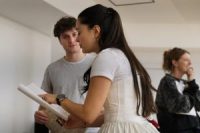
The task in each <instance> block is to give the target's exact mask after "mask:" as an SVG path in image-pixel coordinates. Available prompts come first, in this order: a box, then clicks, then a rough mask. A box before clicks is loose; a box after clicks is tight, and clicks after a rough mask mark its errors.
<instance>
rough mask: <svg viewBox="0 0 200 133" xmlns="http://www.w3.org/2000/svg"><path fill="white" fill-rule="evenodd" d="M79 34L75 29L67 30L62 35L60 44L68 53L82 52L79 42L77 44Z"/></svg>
mask: <svg viewBox="0 0 200 133" xmlns="http://www.w3.org/2000/svg"><path fill="white" fill-rule="evenodd" d="M77 36H78V32H77V30H76V29H75V28H72V29H71V30H67V31H65V32H63V33H62V34H61V35H60V43H61V45H62V46H63V48H64V49H65V51H66V52H67V53H76V52H79V51H80V49H81V48H80V45H79V42H77Z"/></svg>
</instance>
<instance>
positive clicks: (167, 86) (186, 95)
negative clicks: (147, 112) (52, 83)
mask: <svg viewBox="0 0 200 133" xmlns="http://www.w3.org/2000/svg"><path fill="white" fill-rule="evenodd" d="M163 70H164V71H166V72H168V73H167V74H166V75H165V76H164V77H163V78H162V79H161V81H160V84H159V87H158V92H157V96H156V105H157V108H158V114H157V118H158V123H159V125H160V131H161V133H200V130H199V126H200V124H199V118H198V114H197V113H196V111H197V110H200V91H199V86H198V85H197V84H196V83H195V79H194V71H193V67H192V62H191V57H190V53H189V52H188V51H186V50H184V49H181V48H173V49H170V50H168V51H165V52H164V58H163ZM184 75H186V76H187V80H183V79H182V78H183V76H184Z"/></svg>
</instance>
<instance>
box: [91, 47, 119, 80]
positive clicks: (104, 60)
mask: <svg viewBox="0 0 200 133" xmlns="http://www.w3.org/2000/svg"><path fill="white" fill-rule="evenodd" d="M118 66H119V65H118V62H117V59H116V53H114V52H113V51H111V50H108V49H106V50H103V51H101V52H100V53H99V54H98V55H97V57H96V59H95V60H94V62H93V64H92V69H91V75H90V77H95V76H103V77H106V78H108V79H110V80H111V81H113V79H114V76H115V74H116V70H117V68H118Z"/></svg>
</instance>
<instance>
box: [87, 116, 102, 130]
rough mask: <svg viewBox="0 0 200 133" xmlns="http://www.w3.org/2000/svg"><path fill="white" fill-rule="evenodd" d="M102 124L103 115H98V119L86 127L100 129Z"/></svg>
mask: <svg viewBox="0 0 200 133" xmlns="http://www.w3.org/2000/svg"><path fill="white" fill-rule="evenodd" d="M103 123H104V114H103V113H102V114H100V116H99V117H97V119H96V120H95V121H94V122H93V123H92V124H88V125H87V124H86V127H100V126H101V125H102V124H103Z"/></svg>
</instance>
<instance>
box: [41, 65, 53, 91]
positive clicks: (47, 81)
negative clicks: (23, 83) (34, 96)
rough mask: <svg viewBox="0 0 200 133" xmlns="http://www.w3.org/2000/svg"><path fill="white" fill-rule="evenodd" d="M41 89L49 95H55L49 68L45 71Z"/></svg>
mask: <svg viewBox="0 0 200 133" xmlns="http://www.w3.org/2000/svg"><path fill="white" fill-rule="evenodd" d="M41 88H42V89H43V90H44V91H46V92H48V93H53V89H52V84H51V80H50V76H49V67H48V68H47V69H46V71H45V74H44V79H43V82H42V86H41Z"/></svg>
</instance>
